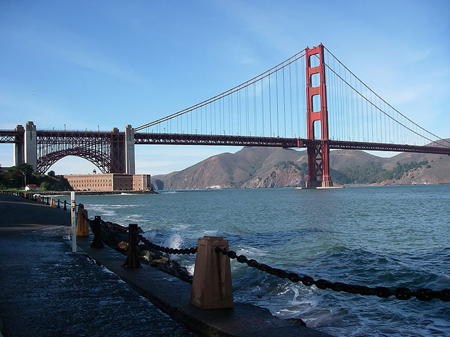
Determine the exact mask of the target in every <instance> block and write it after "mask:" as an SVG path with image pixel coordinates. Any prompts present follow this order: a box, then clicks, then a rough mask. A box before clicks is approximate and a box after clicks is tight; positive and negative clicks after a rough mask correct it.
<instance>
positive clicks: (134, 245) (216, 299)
mask: <svg viewBox="0 0 450 337" xmlns="http://www.w3.org/2000/svg"><path fill="white" fill-rule="evenodd" d="M1 194H9V195H15V196H18V197H24V198H27V199H30V200H34V201H36V202H41V203H46V204H47V205H49V206H50V207H57V208H61V205H62V204H64V208H63V210H67V206H66V204H67V203H66V201H61V200H59V199H58V200H55V199H54V198H51V197H45V196H44V197H41V196H40V195H38V194H35V193H29V192H28V193H27V192H10V191H1ZM77 206H78V217H79V220H84V221H85V222H88V223H89V224H90V226H91V230H92V232H93V234H94V239H93V242H92V244H91V247H93V248H102V247H103V243H102V238H101V235H102V234H101V227H102V226H104V225H105V224H106V222H105V221H103V220H102V219H101V218H100V217H99V216H96V217H95V218H94V219H89V218H88V217H87V212H86V211H85V210H84V206H83V205H82V204H78V205H77ZM82 222H83V221H78V222H77V223H78V225H80V223H82ZM116 227H117V228H120V231H121V232H128V249H127V251H128V255H127V258H126V260H125V262H124V263H123V264H122V265H123V266H124V267H125V268H138V267H141V265H140V262H139V259H140V258H139V256H138V255H137V252H138V245H139V242H140V243H141V245H143V246H146V247H148V248H151V249H155V250H158V251H161V252H163V253H167V254H197V256H196V262H195V271H194V276H193V281H192V283H193V286H192V292H191V304H193V305H195V306H197V307H200V308H203V309H212V308H225V307H232V306H233V300H232V290H231V270H230V259H236V261H237V262H239V263H242V264H246V265H247V266H248V267H250V268H256V269H258V270H260V271H261V272H265V273H268V274H270V275H274V276H276V277H279V278H282V279H288V280H289V281H291V282H293V283H300V282H301V283H302V284H303V285H304V286H308V287H311V286H313V285H314V286H316V287H317V288H318V289H323V290H325V289H330V290H332V291H337V292H347V293H350V294H359V295H366V296H377V297H380V298H388V297H391V296H394V297H395V298H396V299H398V300H408V299H410V298H412V297H414V298H416V299H418V300H419V301H430V300H433V299H437V300H441V301H445V302H449V301H450V289H442V290H432V289H427V288H421V289H417V290H411V289H409V288H405V287H398V288H392V287H391V288H390V287H368V286H364V285H356V284H347V283H343V282H331V281H328V280H324V279H318V280H315V279H314V278H313V277H311V276H308V275H299V274H297V273H294V272H291V271H286V270H283V269H279V268H275V267H271V266H269V265H267V264H264V263H261V262H258V261H256V260H254V259H248V258H247V257H246V256H244V255H238V254H237V253H236V252H234V251H232V250H229V248H228V241H227V240H223V238H222V237H209V236H205V237H204V238H202V239H199V244H198V246H197V247H191V248H186V249H174V248H170V247H163V246H160V245H157V244H154V243H152V242H151V241H150V240H148V239H147V238H145V237H144V236H143V235H142V234H141V233H142V230H141V229H140V228H139V227H138V225H136V224H130V225H129V227H128V228H126V227H124V226H120V225H117V224H116ZM77 232H78V229H77ZM200 255H201V256H200ZM223 257H225V259H223ZM230 296H231V301H230Z"/></svg>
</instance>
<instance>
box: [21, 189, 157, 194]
mask: <svg viewBox="0 0 450 337" xmlns="http://www.w3.org/2000/svg"><path fill="white" fill-rule="evenodd" d="M27 192H28V193H34V194H40V195H70V193H71V192H75V193H76V194H77V195H120V194H159V193H158V192H155V191H153V190H150V191H125V190H120V191H27Z"/></svg>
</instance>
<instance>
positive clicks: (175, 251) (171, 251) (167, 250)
mask: <svg viewBox="0 0 450 337" xmlns="http://www.w3.org/2000/svg"><path fill="white" fill-rule="evenodd" d="M138 239H139V240H140V241H141V242H143V243H144V244H146V245H147V246H149V247H151V248H153V249H156V250H159V251H160V252H163V253H168V254H195V253H197V247H192V248H186V249H175V248H168V247H163V246H158V245H156V244H154V243H153V242H150V241H149V240H148V239H146V238H144V237H143V236H142V235H138Z"/></svg>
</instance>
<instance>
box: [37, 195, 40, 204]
mask: <svg viewBox="0 0 450 337" xmlns="http://www.w3.org/2000/svg"><path fill="white" fill-rule="evenodd" d="M37 202H39V203H40V202H41V196H40V195H38V196H37Z"/></svg>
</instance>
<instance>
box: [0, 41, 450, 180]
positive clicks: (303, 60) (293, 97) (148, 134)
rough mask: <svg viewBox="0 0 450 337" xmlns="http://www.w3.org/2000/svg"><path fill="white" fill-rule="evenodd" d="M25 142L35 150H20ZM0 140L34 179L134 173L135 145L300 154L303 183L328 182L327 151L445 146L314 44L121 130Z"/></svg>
mask: <svg viewBox="0 0 450 337" xmlns="http://www.w3.org/2000/svg"><path fill="white" fill-rule="evenodd" d="M27 128H28V129H30V130H29V131H27V130H26V129H27ZM33 130H34V131H33ZM27 132H29V135H28V137H27ZM33 132H34V133H33ZM33 136H34V137H35V138H36V139H35V144H33V141H28V145H27V138H33ZM0 142H1V143H15V144H16V145H15V146H16V147H15V152H14V153H15V164H17V163H20V162H21V161H22V162H30V163H31V164H32V165H33V166H34V168H35V170H36V171H37V172H40V173H45V172H46V171H47V170H48V169H49V168H50V167H51V165H53V164H54V163H56V162H57V161H58V160H60V159H62V158H64V157H65V156H68V155H74V156H79V157H82V158H85V159H87V160H89V161H91V162H92V163H93V164H94V165H96V166H97V167H98V168H99V169H100V170H101V171H102V172H103V173H115V172H117V173H131V174H133V173H134V160H135V159H134V145H135V144H173V145H226V146H267V147H284V148H306V150H307V154H308V179H307V187H328V186H332V181H331V177H330V173H329V172H330V164H329V152H330V150H331V149H352V150H373V151H396V152H420V153H436V154H447V155H450V141H449V140H446V139H442V138H440V137H438V136H437V135H435V134H433V133H432V132H430V131H427V130H426V129H424V128H423V127H421V126H420V125H418V124H417V123H415V122H413V121H412V120H411V119H409V118H408V117H407V116H406V115H404V114H402V113H400V112H399V111H398V110H396V109H395V108H394V107H393V106H391V105H390V104H389V103H388V102H386V101H385V100H384V99H383V98H381V97H380V96H379V95H377V94H376V93H375V92H374V91H373V90H371V89H370V88H369V86H367V85H366V84H365V83H364V82H363V81H362V80H360V79H359V78H358V77H357V76H356V75H355V74H353V73H352V72H351V71H350V70H349V69H348V68H347V67H346V66H345V65H344V64H343V63H342V62H340V61H339V59H338V58H337V57H335V56H334V55H333V54H332V53H331V52H330V51H329V50H328V49H327V48H325V47H324V46H323V45H322V44H320V45H318V46H316V47H313V48H305V49H304V50H302V51H300V52H299V53H297V54H295V55H294V56H292V57H290V58H288V59H287V60H285V61H283V62H281V63H279V64H278V65H276V66H274V67H272V68H271V69H269V70H267V71H265V72H263V73H262V74H260V75H258V76H255V77H253V78H252V79H250V80H248V81H246V82H244V83H242V84H240V85H238V86H235V87H234V88H231V89H229V90H227V91H225V92H223V93H220V94H218V95H216V96H214V97H211V98H209V99H207V100H205V101H202V102H200V103H198V104H195V105H193V106H191V107H188V108H186V109H183V110H180V111H178V112H175V113H173V114H170V115H168V116H165V117H162V118H160V119H157V120H155V121H153V122H150V123H146V124H144V125H141V126H139V127H135V128H132V127H131V126H130V125H128V126H127V127H126V129H125V132H119V130H118V129H113V130H112V131H111V132H88V131H85V132H83V131H66V130H65V131H36V129H35V126H34V125H33V124H32V123H31V125H27V126H26V128H25V129H23V128H22V129H21V128H20V126H18V127H17V128H16V130H2V131H0ZM21 144H22V145H21ZM21 146H22V147H21ZM34 151H35V152H36V154H34ZM27 152H28V153H31V154H27ZM16 157H17V158H16Z"/></svg>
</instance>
